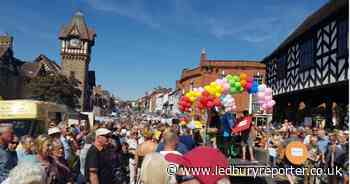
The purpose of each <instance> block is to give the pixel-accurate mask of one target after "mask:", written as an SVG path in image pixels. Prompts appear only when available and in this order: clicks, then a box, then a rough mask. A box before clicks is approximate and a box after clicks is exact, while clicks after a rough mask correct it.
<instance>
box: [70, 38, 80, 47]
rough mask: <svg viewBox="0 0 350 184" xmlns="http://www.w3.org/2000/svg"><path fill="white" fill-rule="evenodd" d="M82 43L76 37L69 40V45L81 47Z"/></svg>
mask: <svg viewBox="0 0 350 184" xmlns="http://www.w3.org/2000/svg"><path fill="white" fill-rule="evenodd" d="M80 43H81V42H80V40H79V39H76V38H73V39H71V40H70V41H69V45H70V46H71V47H74V48H77V47H80Z"/></svg>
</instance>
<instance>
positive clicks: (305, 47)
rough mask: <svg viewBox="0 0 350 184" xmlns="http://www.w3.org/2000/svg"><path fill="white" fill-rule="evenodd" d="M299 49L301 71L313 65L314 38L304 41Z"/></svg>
mask: <svg viewBox="0 0 350 184" xmlns="http://www.w3.org/2000/svg"><path fill="white" fill-rule="evenodd" d="M300 49H301V55H300V70H301V71H303V70H306V69H309V68H311V67H313V66H314V53H315V52H314V50H315V49H314V39H310V40H307V41H304V42H303V43H302V44H301V45H300Z"/></svg>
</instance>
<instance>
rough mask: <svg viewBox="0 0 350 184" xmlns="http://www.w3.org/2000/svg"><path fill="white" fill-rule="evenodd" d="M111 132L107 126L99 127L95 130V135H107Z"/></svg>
mask: <svg viewBox="0 0 350 184" xmlns="http://www.w3.org/2000/svg"><path fill="white" fill-rule="evenodd" d="M111 133H112V132H111V131H110V130H108V129H107V128H99V129H97V130H96V136H101V135H108V134H111Z"/></svg>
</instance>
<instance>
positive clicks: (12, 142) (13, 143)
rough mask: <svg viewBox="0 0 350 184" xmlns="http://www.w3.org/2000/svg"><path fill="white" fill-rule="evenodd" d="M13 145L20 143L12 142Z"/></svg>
mask: <svg viewBox="0 0 350 184" xmlns="http://www.w3.org/2000/svg"><path fill="white" fill-rule="evenodd" d="M11 144H19V143H18V142H11Z"/></svg>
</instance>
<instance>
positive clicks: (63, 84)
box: [28, 74, 81, 109]
mask: <svg viewBox="0 0 350 184" xmlns="http://www.w3.org/2000/svg"><path fill="white" fill-rule="evenodd" d="M28 88H29V90H30V91H31V98H33V99H36V100H43V101H50V102H55V103H59V104H64V105H67V106H68V107H70V108H72V109H76V108H79V107H80V105H79V98H80V96H81V90H80V89H79V81H78V80H76V79H75V78H67V77H65V76H64V75H60V74H55V75H53V74H51V75H45V76H37V77H35V78H33V79H31V80H30V82H29V84H28Z"/></svg>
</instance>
